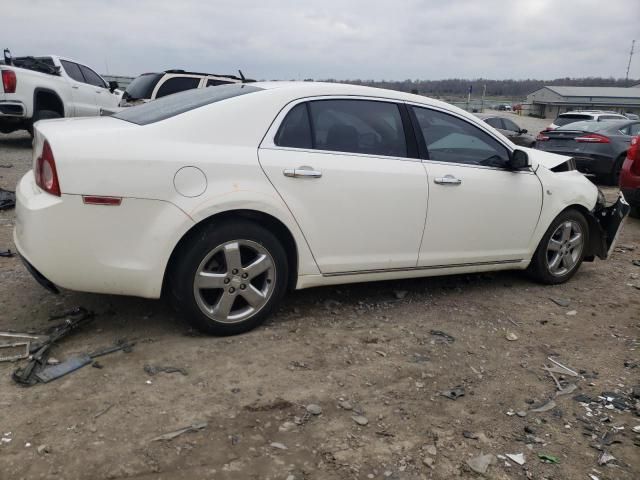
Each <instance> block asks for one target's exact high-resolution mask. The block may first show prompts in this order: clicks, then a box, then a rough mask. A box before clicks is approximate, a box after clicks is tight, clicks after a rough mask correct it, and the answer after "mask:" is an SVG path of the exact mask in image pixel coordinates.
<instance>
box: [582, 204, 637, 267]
mask: <svg viewBox="0 0 640 480" xmlns="http://www.w3.org/2000/svg"><path fill="white" fill-rule="evenodd" d="M630 211H631V207H630V206H629V204H628V203H627V201H626V200H625V198H624V195H623V194H622V192H620V194H619V195H618V200H617V201H616V202H615V203H614V204H613V205H611V206H609V207H607V206H606V205H605V204H604V203H603V202H600V201H599V202H598V204H597V205H596V207H595V208H594V209H593V211H592V212H591V213H590V214H589V215H587V222H588V223H589V245H588V246H587V251H586V254H585V260H587V261H590V260H593V259H594V257H598V258H601V259H603V260H604V259H606V258H608V257H609V255H610V254H611V252H612V250H613V248H614V247H615V244H616V241H617V240H618V236H619V234H620V231H621V230H622V224H623V223H624V220H625V218H627V215H629V212H630Z"/></svg>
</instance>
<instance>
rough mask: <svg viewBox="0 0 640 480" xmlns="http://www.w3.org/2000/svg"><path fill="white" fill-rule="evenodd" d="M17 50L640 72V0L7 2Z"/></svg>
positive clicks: (147, 65) (141, 63) (265, 72)
mask: <svg viewBox="0 0 640 480" xmlns="http://www.w3.org/2000/svg"><path fill="white" fill-rule="evenodd" d="M2 4H3V8H2V14H1V15H2V28H1V30H0V32H1V33H2V35H1V37H2V39H3V42H4V44H5V45H2V47H3V48H4V47H10V48H11V50H12V52H13V54H14V55H15V56H19V55H40V54H58V55H62V56H67V57H71V58H74V59H77V60H78V61H81V62H84V63H87V64H88V65H90V66H93V67H94V68H95V69H96V70H98V71H99V72H101V73H111V74H121V75H137V74H139V73H143V72H148V71H157V70H164V69H167V68H184V69H190V70H196V71H206V72H214V73H233V72H235V71H237V69H238V68H241V69H242V70H243V72H244V73H245V75H247V76H250V77H253V78H256V79H303V78H315V79H327V78H336V79H356V78H362V79H376V80H382V79H386V80H403V79H406V78H412V79H418V78H419V79H442V78H451V77H462V78H478V77H484V78H495V79H502V78H538V79H551V78H556V77H565V76H569V77H584V76H603V77H609V76H613V77H618V78H622V77H624V75H625V71H626V68H627V62H628V57H629V49H630V47H631V40H632V39H634V38H635V39H636V40H638V45H637V47H636V51H637V55H635V56H634V59H633V62H632V64H631V71H630V74H629V75H630V77H632V78H640V0H520V1H516V0H422V1H419V0H395V1H393V2H391V1H389V2H385V1H382V0H353V1H349V0H322V1H316V2H304V1H303V0H299V1H295V0H291V1H289V0H268V1H267V0H263V1H254V0H242V1H233V0H231V1H229V0H226V1H217V0H209V1H197V0H171V1H166V0H3V2H2Z"/></svg>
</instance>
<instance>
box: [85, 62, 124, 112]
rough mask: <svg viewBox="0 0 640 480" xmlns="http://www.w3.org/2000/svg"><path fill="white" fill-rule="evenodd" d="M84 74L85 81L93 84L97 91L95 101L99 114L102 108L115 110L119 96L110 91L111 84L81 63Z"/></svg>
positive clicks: (110, 110)
mask: <svg viewBox="0 0 640 480" xmlns="http://www.w3.org/2000/svg"><path fill="white" fill-rule="evenodd" d="M79 67H80V70H81V71H82V75H83V76H84V79H85V81H86V82H87V83H88V84H89V85H91V86H93V90H94V92H95V102H96V106H97V108H98V115H99V114H100V110H101V109H103V110H107V111H108V112H114V111H115V110H116V107H117V106H118V102H119V99H118V96H117V95H115V94H113V93H111V92H110V91H109V85H108V84H107V82H105V81H104V78H102V77H101V76H100V75H98V74H97V73H96V72H94V71H93V70H91V69H90V68H89V67H87V66H85V65H79Z"/></svg>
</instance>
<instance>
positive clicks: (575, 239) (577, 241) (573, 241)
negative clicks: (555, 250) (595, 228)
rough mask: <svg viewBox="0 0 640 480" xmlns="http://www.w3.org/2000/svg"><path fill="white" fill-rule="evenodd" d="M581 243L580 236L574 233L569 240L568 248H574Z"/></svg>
mask: <svg viewBox="0 0 640 480" xmlns="http://www.w3.org/2000/svg"><path fill="white" fill-rule="evenodd" d="M581 243H582V234H581V233H576V234H575V235H574V236H573V238H571V239H570V240H569V247H571V248H575V247H577V246H578V245H580V244H581Z"/></svg>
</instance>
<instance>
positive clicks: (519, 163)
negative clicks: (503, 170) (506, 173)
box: [509, 150, 531, 170]
mask: <svg viewBox="0 0 640 480" xmlns="http://www.w3.org/2000/svg"><path fill="white" fill-rule="evenodd" d="M530 166H531V162H530V161H529V155H527V152H525V151H524V150H514V151H513V153H512V154H511V158H510V159H509V168H510V169H511V170H522V169H525V168H527V167H530Z"/></svg>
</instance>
